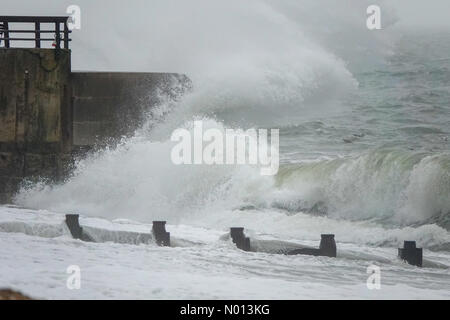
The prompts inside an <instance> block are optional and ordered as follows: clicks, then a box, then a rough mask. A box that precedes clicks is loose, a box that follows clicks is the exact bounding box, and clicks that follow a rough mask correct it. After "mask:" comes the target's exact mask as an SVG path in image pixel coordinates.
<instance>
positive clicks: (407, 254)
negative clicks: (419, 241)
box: [398, 241, 423, 267]
mask: <svg viewBox="0 0 450 320" xmlns="http://www.w3.org/2000/svg"><path fill="white" fill-rule="evenodd" d="M398 256H399V257H400V259H402V260H404V261H406V262H408V263H409V264H410V265H413V266H416V267H422V260H423V252H422V248H416V242H415V241H405V242H404V244H403V249H402V248H399V249H398Z"/></svg>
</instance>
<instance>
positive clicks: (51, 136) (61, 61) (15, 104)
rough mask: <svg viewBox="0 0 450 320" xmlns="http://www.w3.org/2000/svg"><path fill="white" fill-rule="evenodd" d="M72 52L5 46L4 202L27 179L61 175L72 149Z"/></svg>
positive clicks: (0, 90) (1, 92) (0, 106)
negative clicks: (9, 47) (19, 183)
mask: <svg viewBox="0 0 450 320" xmlns="http://www.w3.org/2000/svg"><path fill="white" fill-rule="evenodd" d="M70 75H71V64H70V51H69V50H53V49H0V201H7V200H8V199H9V198H10V196H11V195H12V194H13V193H14V192H15V191H16V190H17V187H18V182H20V181H21V180H22V179H23V178H24V177H29V178H32V179H33V178H37V177H46V178H50V179H57V178H58V177H60V176H61V175H62V174H63V167H64V166H65V164H64V162H65V161H66V160H67V159H68V158H70V156H68V154H70V152H71V149H72V125H71V123H72V109H71V103H70V100H71V85H70Z"/></svg>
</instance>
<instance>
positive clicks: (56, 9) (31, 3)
mask: <svg viewBox="0 0 450 320" xmlns="http://www.w3.org/2000/svg"><path fill="white" fill-rule="evenodd" d="M109 1H110V0H107V1H105V0H88V1H86V0H39V1H36V0H13V1H11V0H0V14H5V15H11V14H14V15H18V14H24V15H55V14H64V8H65V7H67V5H69V4H79V5H83V3H87V2H90V3H93V2H98V3H102V4H104V6H105V8H107V7H108V5H107V3H108V2H109ZM134 1H136V0H129V1H121V2H122V3H123V6H124V8H126V7H127V6H128V5H129V3H130V2H131V3H132V2H134ZM182 1H192V4H193V5H195V0H182ZM224 1H225V0H224ZM300 1H301V0H300ZM317 1H318V2H320V1H321V0H317ZM340 1H341V0H336V4H337V5H339V2H340ZM352 1H355V2H359V0H352ZM327 2H329V1H327ZM377 2H379V1H377V0H374V1H373V3H374V4H376V3H377ZM386 3H388V4H389V5H390V6H393V7H394V8H395V9H396V11H397V14H398V17H399V19H400V23H401V24H402V25H418V26H450V0H387V1H386ZM146 6H147V7H148V8H151V7H152V0H148V1H146Z"/></svg>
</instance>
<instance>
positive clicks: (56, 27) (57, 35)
mask: <svg viewBox="0 0 450 320" xmlns="http://www.w3.org/2000/svg"><path fill="white" fill-rule="evenodd" d="M59 27H60V26H59V21H58V22H55V32H56V38H55V39H56V40H55V41H56V49H60V48H61V43H60V41H61V34H60V31H61V30H60V29H59Z"/></svg>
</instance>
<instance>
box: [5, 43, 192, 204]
mask: <svg viewBox="0 0 450 320" xmlns="http://www.w3.org/2000/svg"><path fill="white" fill-rule="evenodd" d="M189 88H190V81H189V79H188V78H187V77H186V76H184V75H179V74H169V73H114V72H72V71H71V52H70V50H65V49H60V50H55V49H15V48H14V49H13V48H11V49H9V48H8V49H5V48H0V203H8V202H10V201H11V199H12V196H13V195H14V193H15V192H17V190H18V188H19V187H20V185H21V184H22V183H24V182H26V181H36V180H38V179H48V180H50V181H59V180H61V179H63V178H64V177H65V176H67V174H68V173H69V171H70V164H71V162H72V159H73V156H74V154H75V153H76V154H78V153H79V152H80V150H85V149H89V148H90V147H92V146H93V145H104V144H106V143H110V142H112V141H114V140H117V139H119V138H120V137H122V136H127V135H130V134H132V132H133V131H134V130H135V129H136V128H137V127H138V126H139V125H141V124H142V122H143V121H144V118H145V117H144V115H145V113H146V111H148V110H150V109H151V108H152V107H153V106H154V105H155V104H157V103H159V102H160V99H159V97H160V96H162V95H167V94H168V95H178V94H181V93H182V92H183V91H185V90H187V89H189ZM161 94H162V95H161Z"/></svg>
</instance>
